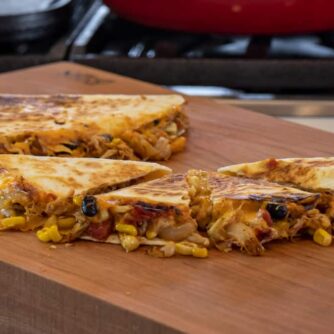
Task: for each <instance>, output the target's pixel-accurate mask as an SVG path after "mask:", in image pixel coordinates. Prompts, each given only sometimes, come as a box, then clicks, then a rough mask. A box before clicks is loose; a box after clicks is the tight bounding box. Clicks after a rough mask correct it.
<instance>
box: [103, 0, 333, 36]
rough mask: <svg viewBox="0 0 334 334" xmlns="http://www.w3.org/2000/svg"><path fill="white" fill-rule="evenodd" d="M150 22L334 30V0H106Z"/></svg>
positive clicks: (180, 26)
mask: <svg viewBox="0 0 334 334" xmlns="http://www.w3.org/2000/svg"><path fill="white" fill-rule="evenodd" d="M104 1H105V3H106V4H107V5H108V6H110V7H112V9H113V11H115V12H116V13H118V14H119V15H120V16H121V17H124V18H126V19H129V20H131V21H134V22H137V23H141V24H144V25H147V26H152V27H158V28H166V29H173V30H182V31H189V32H200V33H204V32H205V33H221V34H261V35H269V34H296V33H307V32H317V31H326V30H331V29H333V30H334V1H333V0H104Z"/></svg>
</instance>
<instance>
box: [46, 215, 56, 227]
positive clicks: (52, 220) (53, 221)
mask: <svg viewBox="0 0 334 334" xmlns="http://www.w3.org/2000/svg"><path fill="white" fill-rule="evenodd" d="M52 225H57V217H56V216H55V215H52V216H50V217H49V218H48V219H47V220H46V222H45V224H44V226H45V227H49V226H52Z"/></svg>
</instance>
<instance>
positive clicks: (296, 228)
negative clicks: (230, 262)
mask: <svg viewBox="0 0 334 334" xmlns="http://www.w3.org/2000/svg"><path fill="white" fill-rule="evenodd" d="M209 186H210V187H211V189H212V201H213V209H212V214H211V222H210V223H209V224H208V226H207V231H208V236H209V238H210V240H211V241H212V242H213V244H214V245H215V246H216V247H217V248H218V249H220V250H222V251H229V250H231V248H232V246H233V245H235V246H238V247H240V248H241V249H242V250H244V251H245V252H246V253H248V254H251V255H261V254H262V253H263V251H264V247H263V244H264V243H267V242H269V241H272V240H277V239H291V238H294V237H297V236H302V235H304V234H306V235H311V236H312V235H314V234H315V233H318V232H316V231H318V230H319V229H321V230H323V231H325V232H326V234H327V235H328V238H327V237H326V238H325V239H326V240H324V242H323V245H326V246H329V244H330V243H331V241H332V236H331V224H330V220H329V219H328V217H327V216H326V215H324V214H322V213H320V212H319V210H317V209H316V205H317V201H318V199H319V197H320V195H319V194H316V193H309V192H305V191H302V190H298V189H295V188H291V187H287V186H282V185H279V184H276V183H271V182H268V181H266V180H255V179H247V178H243V177H234V176H228V175H223V174H219V173H212V174H210V175H209Z"/></svg>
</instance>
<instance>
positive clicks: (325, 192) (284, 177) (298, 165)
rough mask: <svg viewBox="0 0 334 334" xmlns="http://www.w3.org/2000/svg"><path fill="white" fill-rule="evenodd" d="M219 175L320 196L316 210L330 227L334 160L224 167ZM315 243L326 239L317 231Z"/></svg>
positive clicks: (333, 210)
mask: <svg viewBox="0 0 334 334" xmlns="http://www.w3.org/2000/svg"><path fill="white" fill-rule="evenodd" d="M219 172H221V173H224V174H228V175H237V176H242V177H248V178H254V179H266V180H269V181H273V182H278V183H281V184H286V185H289V186H293V187H297V188H300V189H303V190H306V191H309V192H316V193H320V198H319V200H318V201H317V205H316V209H317V210H318V211H319V212H320V213H323V214H325V215H327V217H328V219H329V220H330V221H331V222H332V224H333V223H334V158H333V157H327V158H288V159H274V158H271V159H266V160H262V161H257V162H253V163H243V164H238V165H232V166H226V167H222V168H220V169H219ZM314 239H315V240H317V242H318V243H320V244H321V243H322V242H323V240H324V239H325V240H328V239H329V236H328V235H327V234H326V233H325V231H323V230H322V229H320V230H319V231H318V232H317V233H315V234H314Z"/></svg>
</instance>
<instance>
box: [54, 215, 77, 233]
mask: <svg viewBox="0 0 334 334" xmlns="http://www.w3.org/2000/svg"><path fill="white" fill-rule="evenodd" d="M74 224H75V218H74V217H67V218H60V219H58V224H57V225H58V227H59V228H60V229H64V230H67V229H69V228H72V227H73V225H74Z"/></svg>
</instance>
